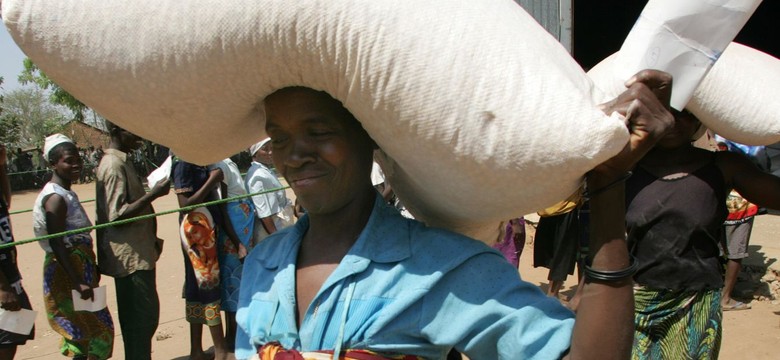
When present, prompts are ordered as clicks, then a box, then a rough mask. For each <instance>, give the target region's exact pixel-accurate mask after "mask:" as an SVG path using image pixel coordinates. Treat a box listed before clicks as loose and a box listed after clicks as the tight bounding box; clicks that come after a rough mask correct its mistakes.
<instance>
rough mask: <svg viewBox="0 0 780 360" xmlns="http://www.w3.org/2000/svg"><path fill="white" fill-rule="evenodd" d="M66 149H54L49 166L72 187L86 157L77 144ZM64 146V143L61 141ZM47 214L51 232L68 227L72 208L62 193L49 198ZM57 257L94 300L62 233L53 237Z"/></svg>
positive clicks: (74, 282)
mask: <svg viewBox="0 0 780 360" xmlns="http://www.w3.org/2000/svg"><path fill="white" fill-rule="evenodd" d="M66 145H67V147H65V148H64V149H63V150H62V151H56V150H55V151H52V152H51V153H53V154H56V156H55V157H54V158H52V159H49V166H50V167H51V168H52V170H53V175H52V179H51V181H52V182H53V183H55V184H58V185H60V186H62V187H63V188H65V189H67V190H70V187H71V184H72V182H73V181H77V180H78V179H79V176H80V175H81V169H82V164H83V162H82V159H81V156H80V155H79V152H78V150H77V149H76V146H75V145H72V144H66ZM61 146H62V145H61ZM43 208H44V211H45V217H46V230H47V231H48V233H49V234H55V233H59V232H63V231H65V229H66V228H65V219H66V218H67V213H68V208H67V204H66V203H65V199H63V198H62V197H61V196H60V195H57V194H53V195H51V196H49V198H48V199H46V202H45V203H44V204H43ZM49 244H50V245H51V248H52V251H53V253H54V257H55V258H56V259H57V262H58V263H59V264H60V266H62V268H63V270H65V274H66V275H67V276H68V279H70V282H71V284H72V285H73V289H74V290H76V291H78V293H79V294H80V295H81V298H82V299H84V300H87V299H89V300H94V298H95V295H94V292H93V289H92V287H91V286H90V285H89V284H87V283H86V282H85V281H84V279H82V278H81V277H80V276H79V275H78V272H77V271H76V269H75V266H74V265H73V263H72V262H71V261H70V250H69V249H68V248H66V247H65V243H64V240H63V238H62V237H58V238H53V239H50V240H49Z"/></svg>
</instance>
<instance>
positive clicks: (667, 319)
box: [626, 110, 780, 359]
mask: <svg viewBox="0 0 780 360" xmlns="http://www.w3.org/2000/svg"><path fill="white" fill-rule="evenodd" d="M672 114H673V115H674V119H675V123H674V127H673V128H672V131H669V132H668V133H667V134H666V135H664V137H663V138H662V139H661V140H660V141H659V142H658V143H657V144H656V145H655V147H654V148H653V149H652V150H651V151H650V152H648V153H647V155H646V156H645V157H644V158H643V159H642V160H640V161H639V163H638V164H637V166H636V168H635V169H634V173H633V175H632V176H631V177H630V178H629V179H628V182H627V183H626V204H627V208H626V225H627V230H628V245H629V248H630V249H631V252H632V253H633V255H634V256H635V257H636V260H637V262H638V264H639V269H638V271H637V273H636V275H635V276H634V282H635V284H636V285H635V289H634V301H635V334H634V349H633V358H634V359H689V358H697V359H715V358H717V357H718V353H719V351H720V342H721V333H722V327H721V322H722V309H721V291H722V288H723V262H724V260H723V257H722V256H721V255H720V251H719V248H718V243H719V241H720V240H721V237H722V236H723V228H722V226H723V221H724V220H726V215H727V214H728V212H727V211H726V196H727V195H728V193H729V192H730V191H731V190H732V189H733V190H737V191H738V192H739V193H740V194H742V196H743V197H744V198H745V199H747V200H749V201H750V202H753V203H755V204H757V205H759V206H765V207H767V208H772V209H778V208H780V178H778V177H775V176H772V175H769V174H766V173H764V172H762V171H761V170H759V169H758V167H756V166H755V165H754V164H753V163H751V161H750V160H749V159H748V158H747V157H745V156H743V155H741V154H738V153H733V152H724V151H720V152H712V151H708V150H704V149H699V148H696V147H694V146H693V145H692V140H691V139H695V136H694V135H695V134H697V133H698V131H699V130H700V127H701V123H700V122H699V120H698V119H697V118H696V117H695V116H694V115H693V114H691V113H689V112H688V111H681V112H680V111H674V110H673V111H672Z"/></svg>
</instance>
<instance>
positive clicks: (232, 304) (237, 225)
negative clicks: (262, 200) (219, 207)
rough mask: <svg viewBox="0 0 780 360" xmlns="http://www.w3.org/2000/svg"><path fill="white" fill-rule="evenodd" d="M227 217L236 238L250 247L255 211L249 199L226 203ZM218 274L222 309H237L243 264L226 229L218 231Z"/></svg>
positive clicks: (229, 310) (234, 310)
mask: <svg viewBox="0 0 780 360" xmlns="http://www.w3.org/2000/svg"><path fill="white" fill-rule="evenodd" d="M226 207H227V212H228V217H230V223H231V224H232V225H233V229H234V230H235V231H236V235H238V240H239V241H241V243H242V244H243V245H244V246H245V247H246V248H247V250H249V249H250V242H251V241H252V233H253V231H254V224H255V212H254V207H253V206H252V200H251V199H240V200H236V201H232V202H229V203H227V204H226ZM217 243H218V245H219V274H220V285H221V287H222V310H224V311H228V312H236V311H238V289H239V286H240V285H241V272H242V271H243V270H244V266H243V264H242V262H241V260H240V259H239V258H238V249H237V248H236V246H235V244H233V242H232V241H230V238H229V237H228V236H227V232H226V231H220V234H219V240H218V241H217Z"/></svg>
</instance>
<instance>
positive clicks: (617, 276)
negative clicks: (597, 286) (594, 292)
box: [585, 255, 639, 282]
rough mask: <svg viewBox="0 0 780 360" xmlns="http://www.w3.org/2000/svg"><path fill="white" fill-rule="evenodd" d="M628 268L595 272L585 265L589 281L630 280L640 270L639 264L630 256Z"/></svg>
mask: <svg viewBox="0 0 780 360" xmlns="http://www.w3.org/2000/svg"><path fill="white" fill-rule="evenodd" d="M629 262H630V264H629V265H628V267H627V268H625V269H620V270H594V269H593V268H592V267H590V265H587V264H586V265H585V277H586V279H589V280H596V281H607V282H615V281H621V280H624V279H626V278H630V277H632V276H634V274H636V271H637V270H638V269H639V263H638V262H637V261H636V259H635V258H634V256H632V255H629Z"/></svg>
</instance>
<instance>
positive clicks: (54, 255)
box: [33, 134, 114, 360]
mask: <svg viewBox="0 0 780 360" xmlns="http://www.w3.org/2000/svg"><path fill="white" fill-rule="evenodd" d="M44 154H45V156H46V157H47V159H48V161H49V165H50V166H51V167H52V168H53V170H54V171H53V172H54V174H53V175H52V179H51V181H50V182H49V183H47V184H46V185H45V186H44V187H43V190H41V193H40V194H39V195H38V199H37V200H36V201H35V207H34V208H33V230H34V232H35V236H43V235H47V234H54V233H59V232H63V231H67V230H74V229H79V228H84V227H88V226H91V225H92V223H91V222H90V220H89V218H88V217H87V214H86V212H85V211H84V208H83V207H82V206H81V203H80V202H79V198H78V196H76V193H75V192H73V191H71V190H70V186H71V183H72V182H73V181H76V180H78V178H79V176H80V174H81V166H82V160H81V157H80V156H79V152H78V150H77V149H76V145H75V144H74V143H73V142H72V141H71V140H70V139H68V138H67V137H65V136H64V135H61V134H55V135H52V136H49V137H47V138H46V143H45V145H44ZM40 244H41V247H43V249H44V251H45V252H46V257H45V260H44V264H43V296H44V302H45V307H46V315H47V317H48V319H49V324H50V325H51V327H52V329H53V330H54V331H56V332H57V333H58V334H60V335H61V336H62V343H61V346H60V352H61V353H62V354H63V355H65V356H68V357H73V358H75V359H90V360H91V359H108V358H110V357H111V353H112V351H113V346H114V324H113V321H112V320H111V314H110V313H109V312H108V307H105V308H103V309H101V310H99V311H96V312H90V311H76V310H75V309H74V306H73V298H72V295H71V291H72V290H75V291H76V292H78V294H79V296H80V297H81V299H84V300H89V299H94V292H93V291H94V290H93V289H94V288H96V287H98V286H99V285H100V273H99V272H98V271H97V266H96V262H95V252H94V251H93V249H92V237H91V236H90V234H89V232H84V233H79V234H73V235H68V236H63V237H58V238H53V239H49V240H44V241H41V242H40Z"/></svg>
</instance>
